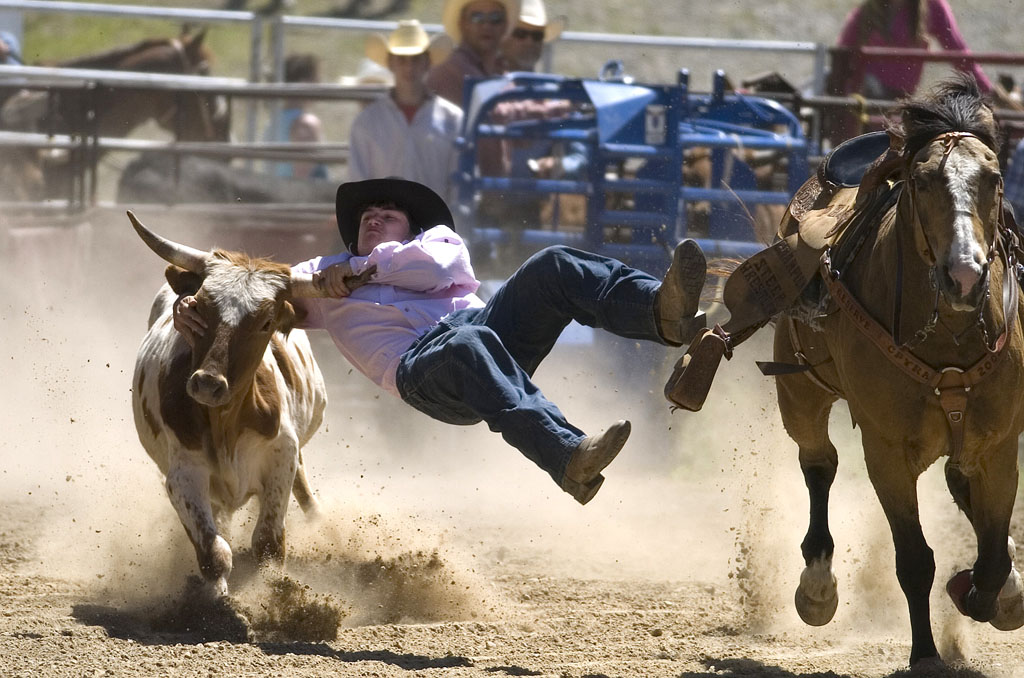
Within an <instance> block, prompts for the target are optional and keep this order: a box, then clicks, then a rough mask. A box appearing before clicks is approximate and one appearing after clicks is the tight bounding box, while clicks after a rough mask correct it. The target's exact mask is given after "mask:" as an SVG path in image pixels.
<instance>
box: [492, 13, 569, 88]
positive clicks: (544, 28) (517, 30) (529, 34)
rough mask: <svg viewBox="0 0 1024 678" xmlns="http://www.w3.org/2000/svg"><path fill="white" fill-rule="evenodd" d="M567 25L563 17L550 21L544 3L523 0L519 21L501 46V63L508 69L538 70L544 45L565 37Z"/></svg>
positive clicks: (553, 18)
mask: <svg viewBox="0 0 1024 678" xmlns="http://www.w3.org/2000/svg"><path fill="white" fill-rule="evenodd" d="M565 23H566V19H565V17H564V16H557V17H552V18H551V19H550V20H549V19H548V13H547V9H546V8H545V7H544V1H543V0H522V2H521V4H520V7H519V18H518V19H517V20H516V22H515V24H514V25H513V26H512V30H511V31H510V32H509V34H508V35H507V36H505V39H504V40H503V41H502V43H501V60H502V63H503V66H504V67H505V70H508V71H532V70H535V69H536V68H537V63H538V62H539V61H540V58H541V56H542V54H543V52H544V45H547V44H549V43H552V42H554V41H555V40H557V39H558V37H559V36H560V35H562V31H564V30H565Z"/></svg>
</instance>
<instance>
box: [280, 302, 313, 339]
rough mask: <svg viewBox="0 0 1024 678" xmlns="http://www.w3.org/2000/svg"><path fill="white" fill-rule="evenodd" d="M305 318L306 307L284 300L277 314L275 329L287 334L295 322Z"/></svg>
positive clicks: (297, 322)
mask: <svg viewBox="0 0 1024 678" xmlns="http://www.w3.org/2000/svg"><path fill="white" fill-rule="evenodd" d="M305 319H306V309H304V308H302V307H301V306H296V305H294V304H293V303H292V302H290V301H286V302H284V305H283V306H281V313H280V314H279V315H278V316H277V329H278V331H279V332H282V333H283V334H285V335H287V334H288V333H289V332H291V331H292V330H293V329H294V328H295V326H296V325H297V324H299V323H300V322H302V321H303V320H305Z"/></svg>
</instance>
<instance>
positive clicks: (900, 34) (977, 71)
mask: <svg viewBox="0 0 1024 678" xmlns="http://www.w3.org/2000/svg"><path fill="white" fill-rule="evenodd" d="M861 12H862V6H861V5H858V6H857V7H856V8H854V9H853V11H851V12H850V13H849V15H847V17H846V22H845V23H844V24H843V28H842V30H841V31H840V33H839V40H838V42H837V44H838V46H839V47H861V46H863V47H916V48H920V49H925V48H927V47H928V41H927V40H924V39H921V40H915V38H914V29H913V27H912V26H911V25H910V9H909V7H908V6H907V3H903V4H902V5H901V7H900V8H899V9H898V10H897V13H896V17H895V19H894V20H893V24H892V26H891V27H890V33H891V35H889V36H888V37H886V36H884V35H882V34H881V33H879V32H878V31H874V32H872V33H871V34H870V35H868V37H867V40H866V41H865V42H864V44H863V45H861V44H859V38H858V34H857V27H858V26H859V25H860V21H861ZM925 27H926V31H927V33H928V34H929V35H931V36H932V37H934V38H935V40H936V41H938V43H939V45H940V46H941V47H942V48H943V49H945V50H948V51H967V43H966V42H965V41H964V37H963V35H962V34H961V33H960V29H959V28H958V27H957V25H956V19H955V18H954V17H953V10H952V9H951V8H950V6H949V3H948V2H946V0H928V3H927V17H926V24H925ZM923 70H924V62H922V61H899V60H897V59H889V60H872V61H867V62H864V63H862V64H861V67H860V69H859V72H855V73H854V74H853V77H852V81H853V82H851V83H850V84H849V87H848V89H847V91H848V92H851V93H852V92H856V91H858V90H859V89H860V85H861V83H862V82H863V80H864V76H865V75H872V76H874V77H875V78H877V79H878V81H879V82H880V83H881V84H883V85H885V86H886V87H887V88H889V89H893V90H898V91H901V92H905V93H907V94H912V93H913V92H914V90H915V89H916V88H917V85H918V83H919V82H920V81H921V73H922V71H923ZM964 70H969V71H970V72H971V73H973V74H974V77H975V78H977V79H978V85H979V86H980V87H981V90H982V91H983V92H988V91H990V90H991V89H992V83H991V82H990V81H989V79H988V78H987V77H985V74H984V72H982V70H981V67H980V66H978V65H977V64H974V65H973V66H971V67H969V68H964Z"/></svg>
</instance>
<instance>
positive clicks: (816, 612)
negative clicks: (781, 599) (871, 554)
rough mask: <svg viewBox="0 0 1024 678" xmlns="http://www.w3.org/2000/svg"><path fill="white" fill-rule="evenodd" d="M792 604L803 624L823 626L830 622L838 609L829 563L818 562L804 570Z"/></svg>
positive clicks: (833, 578) (837, 595) (834, 584)
mask: <svg viewBox="0 0 1024 678" xmlns="http://www.w3.org/2000/svg"><path fill="white" fill-rule="evenodd" d="M793 602H794V603H795V604H796V612H797V614H799V615H800V619H802V620H803V622H804V623H805V624H808V625H810V626H824V625H825V624H827V623H829V622H830V621H832V617H834V616H835V614H836V609H837V608H838V607H839V591H838V589H837V586H836V577H835V575H834V574H832V567H831V564H830V563H829V562H827V561H825V562H821V561H819V562H816V563H813V564H811V565H808V566H807V567H805V568H804V571H803V572H802V573H801V574H800V585H799V586H798V587H797V589H796V595H795V596H794V597H793Z"/></svg>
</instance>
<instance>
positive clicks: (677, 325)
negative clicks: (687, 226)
mask: <svg viewBox="0 0 1024 678" xmlns="http://www.w3.org/2000/svg"><path fill="white" fill-rule="evenodd" d="M707 271H708V265H707V261H706V260H705V259H704V253H703V252H701V251H700V246H699V245H697V243H696V242H694V241H693V240H690V239H687V240H684V241H682V242H681V243H679V244H678V245H676V249H675V252H673V253H672V263H671V264H670V265H669V267H668V271H667V272H666V273H665V279H664V280H663V281H662V283H661V287H660V288H659V289H658V295H657V296H656V297H655V300H654V310H655V314H656V316H657V320H658V329H659V331H660V332H661V337H662V339H664V340H665V341H666V342H668V343H669V344H672V345H674V346H682V345H683V344H685V343H687V342H689V341H690V340H691V339H692V338H693V336H694V334H696V333H697V331H698V330H701V329H703V328H704V327H706V326H707V321H706V320H705V317H704V313H698V312H697V304H698V303H699V302H700V291H701V290H702V289H703V288H704V279H705V278H706V277H707Z"/></svg>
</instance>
